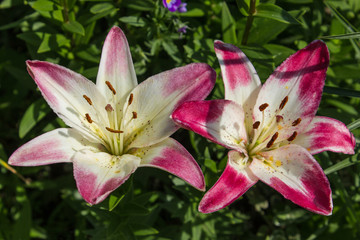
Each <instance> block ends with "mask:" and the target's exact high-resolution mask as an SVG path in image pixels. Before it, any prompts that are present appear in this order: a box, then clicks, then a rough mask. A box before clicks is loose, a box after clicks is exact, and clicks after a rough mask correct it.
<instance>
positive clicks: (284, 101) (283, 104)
mask: <svg viewBox="0 0 360 240" xmlns="http://www.w3.org/2000/svg"><path fill="white" fill-rule="evenodd" d="M288 100H289V97H288V96H286V97H284V99H283V100H282V101H281V103H280V106H279V109H280V110H282V109H283V108H284V107H285V105H286V103H287V102H288Z"/></svg>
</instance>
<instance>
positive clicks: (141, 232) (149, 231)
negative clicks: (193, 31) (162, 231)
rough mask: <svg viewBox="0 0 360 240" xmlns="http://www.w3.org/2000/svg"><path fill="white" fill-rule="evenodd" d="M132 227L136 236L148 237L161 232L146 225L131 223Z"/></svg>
mask: <svg viewBox="0 0 360 240" xmlns="http://www.w3.org/2000/svg"><path fill="white" fill-rule="evenodd" d="M130 227H131V229H132V231H133V232H134V235H135V236H148V235H154V234H158V233H159V231H158V230H156V229H155V228H152V227H150V226H147V225H145V224H135V223H131V224H130Z"/></svg>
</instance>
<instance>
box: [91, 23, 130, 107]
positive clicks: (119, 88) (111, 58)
mask: <svg viewBox="0 0 360 240" xmlns="http://www.w3.org/2000/svg"><path fill="white" fill-rule="evenodd" d="M106 81H109V82H110V84H111V86H112V87H113V88H114V90H115V91H116V94H115V96H114V97H115V98H116V99H117V101H123V100H124V99H125V98H126V96H127V95H128V94H129V92H130V91H131V90H132V89H133V88H135V87H136V85H137V79H136V74H135V69H134V65H133V62H132V58H131V53H130V48H129V44H128V42H127V40H126V37H125V34H124V33H123V32H122V31H121V29H120V28H119V27H116V26H115V27H113V28H111V30H110V32H109V33H108V35H107V37H106V39H105V42H104V46H103V49H102V53H101V60H100V66H99V72H98V75H97V79H96V85H97V86H98V88H99V89H100V91H101V92H102V93H103V95H104V96H107V99H106V100H107V102H110V100H111V98H112V97H113V93H112V91H111V90H110V88H109V87H108V85H107V84H106ZM117 101H115V102H117ZM121 107H122V106H121Z"/></svg>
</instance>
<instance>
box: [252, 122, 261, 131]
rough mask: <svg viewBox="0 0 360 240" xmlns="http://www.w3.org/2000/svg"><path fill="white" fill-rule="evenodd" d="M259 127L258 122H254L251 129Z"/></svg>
mask: <svg viewBox="0 0 360 240" xmlns="http://www.w3.org/2000/svg"><path fill="white" fill-rule="evenodd" d="M259 126H260V122H259V121H256V122H254V124H253V129H258V127H259Z"/></svg>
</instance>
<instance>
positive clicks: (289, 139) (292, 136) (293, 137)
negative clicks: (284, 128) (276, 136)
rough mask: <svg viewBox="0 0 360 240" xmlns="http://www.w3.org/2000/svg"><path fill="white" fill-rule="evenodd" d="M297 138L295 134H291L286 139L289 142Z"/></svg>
mask: <svg viewBox="0 0 360 240" xmlns="http://www.w3.org/2000/svg"><path fill="white" fill-rule="evenodd" d="M296 136H297V132H296V131H295V132H293V134H292V135H291V136H290V137H289V138H288V139H287V140H288V141H289V142H291V141H294V140H295V138H296Z"/></svg>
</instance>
